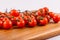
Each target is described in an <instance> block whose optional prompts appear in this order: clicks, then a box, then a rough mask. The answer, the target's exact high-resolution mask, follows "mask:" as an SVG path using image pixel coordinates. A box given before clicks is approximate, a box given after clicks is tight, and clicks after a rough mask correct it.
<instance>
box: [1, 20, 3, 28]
mask: <svg viewBox="0 0 60 40" xmlns="http://www.w3.org/2000/svg"><path fill="white" fill-rule="evenodd" d="M2 27H3V21H1V20H0V28H2Z"/></svg>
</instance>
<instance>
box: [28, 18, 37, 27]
mask: <svg viewBox="0 0 60 40" xmlns="http://www.w3.org/2000/svg"><path fill="white" fill-rule="evenodd" d="M36 24H37V21H36V20H35V19H29V21H28V26H29V27H34V26H36Z"/></svg>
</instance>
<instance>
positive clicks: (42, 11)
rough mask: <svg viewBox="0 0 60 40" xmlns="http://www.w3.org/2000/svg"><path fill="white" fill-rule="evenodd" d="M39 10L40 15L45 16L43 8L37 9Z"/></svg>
mask: <svg viewBox="0 0 60 40" xmlns="http://www.w3.org/2000/svg"><path fill="white" fill-rule="evenodd" d="M39 10H40V12H41V16H45V15H46V14H45V10H44V9H42V8H41V9H39Z"/></svg>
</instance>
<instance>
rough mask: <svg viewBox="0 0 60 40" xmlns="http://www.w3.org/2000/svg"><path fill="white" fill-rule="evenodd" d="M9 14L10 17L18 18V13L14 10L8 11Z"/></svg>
mask: <svg viewBox="0 0 60 40" xmlns="http://www.w3.org/2000/svg"><path fill="white" fill-rule="evenodd" d="M10 14H11V15H12V16H15V17H17V16H19V12H18V11H17V10H15V9H12V10H11V11H10Z"/></svg>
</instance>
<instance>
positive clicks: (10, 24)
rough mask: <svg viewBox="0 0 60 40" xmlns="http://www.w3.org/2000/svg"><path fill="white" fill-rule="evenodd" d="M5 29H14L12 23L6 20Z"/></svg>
mask: <svg viewBox="0 0 60 40" xmlns="http://www.w3.org/2000/svg"><path fill="white" fill-rule="evenodd" d="M3 28H4V29H10V28H12V22H11V21H10V20H5V21H4V23H3Z"/></svg>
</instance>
